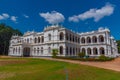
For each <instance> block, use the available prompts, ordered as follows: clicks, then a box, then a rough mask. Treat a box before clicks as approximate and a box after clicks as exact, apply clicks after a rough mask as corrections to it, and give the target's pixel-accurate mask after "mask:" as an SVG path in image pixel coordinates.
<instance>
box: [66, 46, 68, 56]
mask: <svg viewBox="0 0 120 80" xmlns="http://www.w3.org/2000/svg"><path fill="white" fill-rule="evenodd" d="M66 55H68V47H66Z"/></svg>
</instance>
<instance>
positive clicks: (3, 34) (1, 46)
mask: <svg viewBox="0 0 120 80" xmlns="http://www.w3.org/2000/svg"><path fill="white" fill-rule="evenodd" d="M13 34H18V35H22V33H21V32H20V31H19V30H17V29H13V28H12V27H10V26H7V25H6V24H3V23H1V24H0V55H7V54H8V50H9V41H10V39H11V37H12V35H13Z"/></svg>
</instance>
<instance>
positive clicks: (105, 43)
mask: <svg viewBox="0 0 120 80" xmlns="http://www.w3.org/2000/svg"><path fill="white" fill-rule="evenodd" d="M52 49H58V50H59V56H76V55H77V54H78V53H80V52H84V53H85V54H86V55H89V56H100V55H105V56H108V57H116V56H117V54H118V50H117V43H116V41H115V40H114V38H113V37H111V35H110V30H109V29H107V28H105V29H102V28H99V29H98V30H97V31H92V32H86V33H75V32H73V31H71V30H68V29H66V28H64V27H61V26H58V25H53V26H49V27H46V28H44V31H43V32H34V31H32V32H26V33H25V34H24V35H23V36H15V35H14V36H12V38H11V40H10V46H9V55H10V56H33V57H34V56H35V57H38V56H52Z"/></svg>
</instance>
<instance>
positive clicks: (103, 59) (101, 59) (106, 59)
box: [99, 55, 114, 61]
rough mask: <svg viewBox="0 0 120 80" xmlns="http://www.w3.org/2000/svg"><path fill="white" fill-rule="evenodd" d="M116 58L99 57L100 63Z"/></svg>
mask: <svg viewBox="0 0 120 80" xmlns="http://www.w3.org/2000/svg"><path fill="white" fill-rule="evenodd" d="M113 59H114V58H110V57H106V56H104V55H101V56H99V61H110V60H113Z"/></svg>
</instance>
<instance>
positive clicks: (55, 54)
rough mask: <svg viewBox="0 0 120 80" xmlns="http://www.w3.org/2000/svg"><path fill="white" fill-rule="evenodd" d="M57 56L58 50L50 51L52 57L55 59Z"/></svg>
mask: <svg viewBox="0 0 120 80" xmlns="http://www.w3.org/2000/svg"><path fill="white" fill-rule="evenodd" d="M57 55H58V49H52V57H56V56H57Z"/></svg>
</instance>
